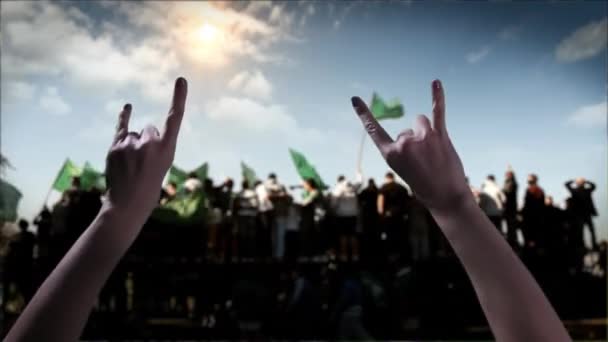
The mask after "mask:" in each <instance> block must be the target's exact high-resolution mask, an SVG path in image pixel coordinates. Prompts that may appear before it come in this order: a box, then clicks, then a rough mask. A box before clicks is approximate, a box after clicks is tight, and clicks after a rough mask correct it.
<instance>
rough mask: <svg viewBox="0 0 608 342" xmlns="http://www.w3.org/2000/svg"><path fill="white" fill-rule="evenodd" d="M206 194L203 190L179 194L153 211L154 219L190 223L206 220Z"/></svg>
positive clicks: (174, 222) (163, 221) (169, 222)
mask: <svg viewBox="0 0 608 342" xmlns="http://www.w3.org/2000/svg"><path fill="white" fill-rule="evenodd" d="M205 215H206V206H205V195H204V194H203V192H202V191H197V192H194V193H189V194H185V195H184V196H178V197H175V198H174V199H172V200H170V201H169V202H167V203H165V204H164V205H161V206H159V207H156V208H155V209H154V210H153V211H152V215H151V217H152V219H154V220H156V221H158V222H162V223H167V224H178V225H179V224H182V225H190V224H197V223H202V222H204V219H205Z"/></svg>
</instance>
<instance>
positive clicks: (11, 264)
mask: <svg viewBox="0 0 608 342" xmlns="http://www.w3.org/2000/svg"><path fill="white" fill-rule="evenodd" d="M28 228H29V223H28V222H27V221H26V220H23V219H21V220H19V234H17V235H16V236H15V237H14V238H13V241H11V243H10V250H9V254H8V257H7V275H8V278H9V279H10V280H9V281H8V282H6V284H10V283H14V284H16V286H17V289H18V290H19V292H20V293H21V294H22V295H23V297H24V298H25V301H26V302H27V301H28V300H29V298H30V296H31V295H32V294H33V293H32V291H33V290H34V289H33V287H32V275H33V274H32V270H33V261H34V244H35V242H36V237H35V236H34V233H32V232H30V231H29V230H28Z"/></svg>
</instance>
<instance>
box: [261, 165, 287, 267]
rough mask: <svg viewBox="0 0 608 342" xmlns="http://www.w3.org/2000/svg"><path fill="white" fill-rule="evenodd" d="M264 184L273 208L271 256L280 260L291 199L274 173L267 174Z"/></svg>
mask: <svg viewBox="0 0 608 342" xmlns="http://www.w3.org/2000/svg"><path fill="white" fill-rule="evenodd" d="M264 186H265V187H266V192H267V193H268V198H269V199H270V202H271V203H272V207H273V208H274V223H273V225H272V227H273V230H272V251H273V257H274V258H275V259H277V260H281V259H282V258H283V256H284V254H285V234H286V233H287V220H288V211H289V205H290V203H291V199H290V195H289V193H288V192H287V188H285V186H284V185H283V184H281V183H280V182H279V181H278V179H277V175H276V174H274V173H271V174H269V175H268V179H267V180H266V181H265V182H264Z"/></svg>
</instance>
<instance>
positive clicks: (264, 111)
mask: <svg viewBox="0 0 608 342" xmlns="http://www.w3.org/2000/svg"><path fill="white" fill-rule="evenodd" d="M205 111H206V112H207V116H208V117H209V118H210V119H211V120H214V121H220V122H226V123H229V124H231V126H240V127H242V128H248V129H253V130H255V131H258V132H261V131H264V132H267V131H277V130H279V131H281V130H290V129H293V128H295V127H296V126H297V124H296V120H295V119H294V118H293V117H292V116H290V115H289V114H288V113H287V112H286V109H285V108H284V107H283V106H280V105H276V104H270V105H264V104H261V103H259V102H256V101H255V100H252V99H248V98H236V97H222V98H220V99H219V100H218V101H214V102H211V103H209V104H208V105H207V106H206V108H205Z"/></svg>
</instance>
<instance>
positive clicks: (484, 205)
mask: <svg viewBox="0 0 608 342" xmlns="http://www.w3.org/2000/svg"><path fill="white" fill-rule="evenodd" d="M505 200H506V198H505V194H504V193H503V192H502V190H501V189H500V187H499V186H498V184H496V178H495V177H494V175H488V177H486V180H485V181H484V182H483V184H482V185H481V193H480V195H479V206H480V207H481V210H483V212H484V213H486V215H488V218H489V219H490V221H492V223H494V226H495V227H496V229H498V231H499V232H500V233H501V234H502V217H503V203H504V202H505Z"/></svg>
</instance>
